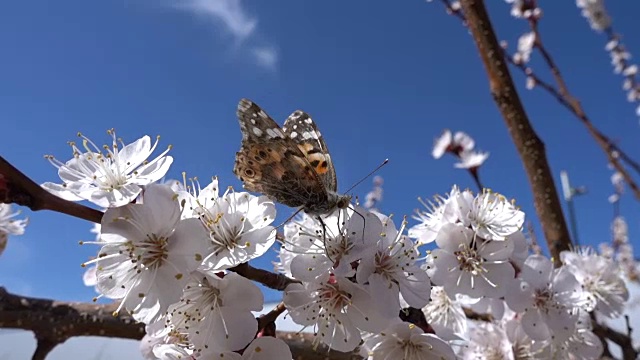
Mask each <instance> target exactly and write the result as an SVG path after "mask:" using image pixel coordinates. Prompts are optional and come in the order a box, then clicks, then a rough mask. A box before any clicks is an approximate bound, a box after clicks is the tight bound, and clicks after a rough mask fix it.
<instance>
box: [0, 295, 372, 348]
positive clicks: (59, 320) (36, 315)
mask: <svg viewBox="0 0 640 360" xmlns="http://www.w3.org/2000/svg"><path fill="white" fill-rule="evenodd" d="M117 306H118V304H107V305H102V304H93V303H89V304H87V303H77V302H68V303H67V302H60V301H53V300H47V299H37V298H30V297H24V296H19V295H15V294H11V293H9V292H7V291H6V289H5V288H3V287H0V328H12V329H21V330H29V331H32V332H33V333H34V334H35V336H36V339H37V340H38V345H37V348H36V352H35V353H34V355H33V357H32V359H34V360H43V359H45V358H46V356H47V354H48V353H49V352H50V351H51V350H53V349H54V348H55V346H57V345H58V344H62V343H63V342H65V341H66V340H67V339H69V338H71V337H74V336H101V337H111V338H121V339H132V340H140V339H142V338H143V337H144V335H145V329H144V324H142V323H137V322H136V321H135V320H134V319H133V318H132V317H131V316H129V315H128V314H127V313H126V312H125V311H121V312H120V313H119V314H118V316H113V313H114V311H115V310H116V308H117ZM276 309H277V310H275V311H272V312H270V313H268V315H266V316H267V319H265V320H262V322H263V323H265V322H266V321H267V320H274V319H275V317H277V316H276V314H278V315H279V314H280V313H281V312H282V311H283V309H282V308H281V307H276ZM258 321H260V320H258ZM276 337H278V338H280V339H282V340H284V341H285V342H286V343H287V344H288V345H289V347H290V348H291V351H292V352H293V355H294V358H301V359H302V358H304V359H309V360H320V359H327V358H330V359H337V360H347V359H353V360H355V359H361V357H359V356H357V355H354V354H353V353H340V352H337V351H328V350H327V347H326V346H324V345H320V346H318V347H317V348H316V347H315V346H314V344H313V338H314V336H313V334H309V333H291V332H282V331H278V332H276Z"/></svg>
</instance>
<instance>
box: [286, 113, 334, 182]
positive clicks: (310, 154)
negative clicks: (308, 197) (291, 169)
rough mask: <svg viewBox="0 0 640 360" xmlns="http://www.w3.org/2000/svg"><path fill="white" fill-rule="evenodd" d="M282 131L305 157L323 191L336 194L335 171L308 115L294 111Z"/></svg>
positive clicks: (321, 139) (320, 135)
mask: <svg viewBox="0 0 640 360" xmlns="http://www.w3.org/2000/svg"><path fill="white" fill-rule="evenodd" d="M282 131H284V133H285V135H286V136H287V137H288V138H289V139H291V141H293V142H294V143H296V145H297V146H298V149H300V152H301V153H302V154H303V155H304V156H305V157H306V159H307V161H308V162H309V165H311V167H312V168H313V170H314V171H315V172H316V174H317V175H318V177H319V178H320V180H321V181H322V184H323V185H324V187H325V189H326V190H327V191H330V192H336V191H337V190H338V179H337V177H336V169H335V168H334V166H333V162H332V161H331V156H330V155H329V149H328V148H327V144H326V143H325V142H324V139H323V137H322V134H320V131H319V130H318V127H317V126H316V124H315V122H314V121H313V119H311V117H310V116H309V114H307V113H306V112H304V111H302V110H296V111H294V112H293V113H292V114H291V115H289V117H288V118H287V120H286V121H285V122H284V126H283V127H282Z"/></svg>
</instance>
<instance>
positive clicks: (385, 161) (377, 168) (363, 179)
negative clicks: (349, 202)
mask: <svg viewBox="0 0 640 360" xmlns="http://www.w3.org/2000/svg"><path fill="white" fill-rule="evenodd" d="M388 162H389V159H384V161H383V162H382V164H380V165H378V167H376V168H375V169H373V171H371V172H370V173H368V174H367V176H365V177H363V178H362V179H360V181H358V182H357V183H355V184H353V186H351V187H350V188H349V190H347V191H345V192H344V193H345V194H346V193H348V192H349V191H351V190H353V189H354V188H355V187H356V186H358V185H360V184H362V182H363V181H365V180H367V178H368V177H369V176H371V175H373V174H375V173H376V171H378V170H380V168H381V167H383V166H385V165H387V163H388Z"/></svg>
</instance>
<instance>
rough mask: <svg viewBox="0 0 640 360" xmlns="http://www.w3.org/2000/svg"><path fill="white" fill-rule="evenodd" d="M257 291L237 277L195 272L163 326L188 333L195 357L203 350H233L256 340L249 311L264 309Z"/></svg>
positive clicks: (255, 325)
mask: <svg viewBox="0 0 640 360" xmlns="http://www.w3.org/2000/svg"><path fill="white" fill-rule="evenodd" d="M263 301H264V298H263V295H262V292H261V291H260V289H259V288H258V287H257V286H256V285H255V284H254V283H253V282H251V281H250V280H248V279H246V278H244V277H242V276H240V275H238V274H236V273H228V274H224V275H218V274H213V273H210V274H204V273H200V272H195V273H193V275H192V276H191V278H190V281H189V283H188V284H187V286H186V287H185V290H184V294H183V296H182V298H181V299H180V301H179V302H177V303H175V304H173V305H171V306H170V307H169V311H168V315H169V316H168V318H167V321H166V322H165V326H167V327H168V328H170V329H174V330H178V331H179V332H183V333H185V334H188V339H189V346H190V347H192V348H193V351H194V353H195V354H196V355H198V356H199V354H200V353H202V352H205V351H218V352H226V351H236V350H240V349H243V348H244V347H245V346H247V345H248V344H249V343H250V342H251V341H252V340H253V338H254V337H255V335H256V333H257V331H258V322H257V320H256V319H255V317H254V315H253V314H252V311H260V310H262V306H263Z"/></svg>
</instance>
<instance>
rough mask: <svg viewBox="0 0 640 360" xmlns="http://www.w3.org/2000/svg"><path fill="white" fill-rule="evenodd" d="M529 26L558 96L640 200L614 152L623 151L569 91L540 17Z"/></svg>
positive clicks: (634, 184) (531, 20)
mask: <svg viewBox="0 0 640 360" xmlns="http://www.w3.org/2000/svg"><path fill="white" fill-rule="evenodd" d="M529 26H530V27H531V31H532V32H533V34H534V35H535V41H534V45H533V46H534V48H536V49H538V51H539V52H540V55H542V58H543V59H544V61H545V63H546V64H547V67H548V68H549V69H550V70H551V74H552V76H553V79H554V80H555V82H556V85H557V86H558V95H557V96H559V97H560V98H562V99H563V100H564V101H562V102H561V103H563V104H564V105H565V106H567V107H568V108H569V110H570V111H571V112H572V113H573V114H574V115H575V116H576V117H577V118H578V120H580V121H581V122H582V124H583V125H584V126H585V127H586V128H587V131H588V132H589V133H590V134H591V136H592V137H593V138H594V139H595V140H596V142H597V143H598V145H599V146H600V147H601V148H602V150H603V151H604V152H605V154H606V155H607V158H608V159H609V162H610V163H611V164H612V165H613V167H614V168H615V169H616V170H617V171H618V172H620V174H622V177H623V178H624V180H625V182H626V183H627V184H628V185H629V187H630V188H631V190H632V191H633V193H634V195H635V197H636V199H638V200H640V187H638V185H637V184H636V183H635V181H634V180H633V178H632V177H631V175H629V173H628V172H627V170H626V169H625V168H624V167H623V166H622V164H620V162H619V161H618V158H617V157H616V156H615V155H614V153H613V152H614V151H616V152H618V153H623V152H622V151H620V149H617V147H616V148H615V149H614V147H613V146H612V144H613V143H612V141H611V140H610V139H609V138H608V137H606V136H605V135H604V134H603V133H602V132H600V131H599V130H598V129H596V128H595V127H594V126H593V124H592V122H591V121H590V120H589V118H588V117H587V114H586V113H585V111H584V109H583V108H582V104H581V103H580V101H579V100H578V99H577V98H575V97H574V96H573V95H572V94H571V92H570V91H569V88H568V86H567V84H566V82H565V81H564V78H563V77H562V74H561V73H560V68H559V67H558V65H557V64H556V63H555V61H554V60H553V57H552V56H551V53H550V52H549V51H548V50H547V48H546V47H545V46H544V43H543V41H542V36H541V35H540V31H539V30H538V19H536V18H534V17H532V18H530V19H529ZM624 156H625V159H630V158H629V157H628V156H627V155H626V154H625V155H624ZM634 163H635V162H634ZM635 165H637V164H635Z"/></svg>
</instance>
